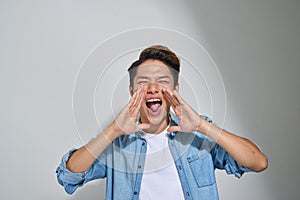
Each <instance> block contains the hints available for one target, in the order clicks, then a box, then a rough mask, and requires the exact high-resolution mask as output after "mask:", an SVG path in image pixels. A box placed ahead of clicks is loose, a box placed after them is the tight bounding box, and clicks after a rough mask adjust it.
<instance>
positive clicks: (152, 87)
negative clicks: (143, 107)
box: [147, 83, 160, 94]
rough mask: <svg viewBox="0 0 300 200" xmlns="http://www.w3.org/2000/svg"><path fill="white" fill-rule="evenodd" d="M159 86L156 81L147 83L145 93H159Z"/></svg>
mask: <svg viewBox="0 0 300 200" xmlns="http://www.w3.org/2000/svg"><path fill="white" fill-rule="evenodd" d="M159 90H160V87H159V85H158V84H157V83H148V85H147V94H156V93H159Z"/></svg>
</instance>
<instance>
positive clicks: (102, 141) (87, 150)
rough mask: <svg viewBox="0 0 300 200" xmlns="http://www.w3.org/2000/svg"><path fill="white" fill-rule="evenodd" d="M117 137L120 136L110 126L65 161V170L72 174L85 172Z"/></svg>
mask: <svg viewBox="0 0 300 200" xmlns="http://www.w3.org/2000/svg"><path fill="white" fill-rule="evenodd" d="M119 135H120V134H119V133H118V132H116V131H115V129H114V127H113V125H110V126H109V127H108V128H107V129H105V130H104V131H103V133H101V134H100V135H98V136H97V137H96V138H95V139H93V140H92V141H91V142H89V143H88V144H86V145H84V146H82V147H81V148H79V149H78V150H77V151H75V152H74V153H73V154H72V155H71V156H70V158H69V159H68V161H67V168H68V169H69V170H70V171H72V172H74V173H79V172H84V171H87V170H88V169H90V167H91V166H92V164H93V163H94V162H95V160H96V159H97V158H98V156H99V155H100V154H101V153H102V152H103V151H104V150H105V149H106V148H107V147H108V145H109V144H110V143H111V142H112V141H113V140H115V139H116V138H117V137H118V136H119Z"/></svg>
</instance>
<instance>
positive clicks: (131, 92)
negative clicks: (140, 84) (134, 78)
mask: <svg viewBox="0 0 300 200" xmlns="http://www.w3.org/2000/svg"><path fill="white" fill-rule="evenodd" d="M129 93H130V96H132V95H133V88H132V86H131V85H129Z"/></svg>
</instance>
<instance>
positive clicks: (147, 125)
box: [138, 123, 150, 129]
mask: <svg viewBox="0 0 300 200" xmlns="http://www.w3.org/2000/svg"><path fill="white" fill-rule="evenodd" d="M138 127H139V129H148V128H150V125H149V124H146V123H142V124H139V125H138Z"/></svg>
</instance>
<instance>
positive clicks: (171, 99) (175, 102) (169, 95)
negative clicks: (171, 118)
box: [163, 89, 180, 107]
mask: <svg viewBox="0 0 300 200" xmlns="http://www.w3.org/2000/svg"><path fill="white" fill-rule="evenodd" d="M163 91H164V96H165V97H166V99H167V100H168V101H169V103H170V104H171V105H172V106H173V107H176V106H178V105H179V104H180V103H179V101H178V100H177V99H176V98H174V95H173V93H172V92H171V91H169V90H168V89H164V90H163Z"/></svg>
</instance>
